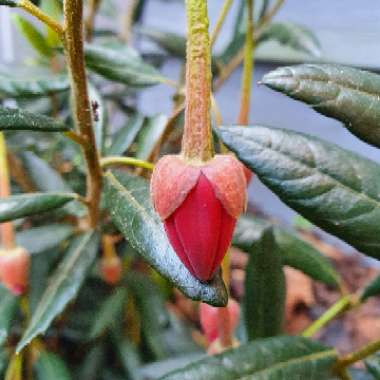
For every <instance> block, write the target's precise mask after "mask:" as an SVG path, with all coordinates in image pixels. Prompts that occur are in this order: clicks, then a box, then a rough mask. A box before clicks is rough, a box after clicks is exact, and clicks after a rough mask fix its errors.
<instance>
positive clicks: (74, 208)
mask: <svg viewBox="0 0 380 380" xmlns="http://www.w3.org/2000/svg"><path fill="white" fill-rule="evenodd" d="M21 159H22V162H23V165H24V167H25V169H26V171H27V173H28V174H29V177H30V179H31V180H32V182H33V184H34V185H35V187H36V188H37V190H39V191H43V192H49V191H59V192H66V193H69V192H73V190H72V188H71V187H70V186H69V185H68V184H67V183H66V181H65V180H64V179H63V178H62V176H61V175H60V174H59V173H58V172H57V171H56V170H55V169H53V168H52V167H51V166H50V165H49V164H48V163H47V162H46V161H44V160H43V159H41V158H39V157H38V156H36V155H35V154H34V153H32V152H23V153H22V155H21ZM41 173H44V174H43V175H41ZM64 210H65V211H67V212H68V213H70V214H73V215H76V216H79V217H80V216H83V215H84V213H85V212H86V210H85V207H84V206H83V205H82V204H78V203H75V204H74V203H72V204H68V205H67V206H65V208H64Z"/></svg>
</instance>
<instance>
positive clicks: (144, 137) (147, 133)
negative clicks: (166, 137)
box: [136, 115, 168, 160]
mask: <svg viewBox="0 0 380 380" xmlns="http://www.w3.org/2000/svg"><path fill="white" fill-rule="evenodd" d="M167 122H168V118H167V117H166V116H165V115H156V116H152V117H149V118H146V120H145V122H144V126H143V128H142V129H141V131H140V133H139V136H138V138H137V141H138V149H137V152H136V157H137V158H140V159H141V160H147V159H149V157H150V155H151V154H152V152H153V150H154V148H155V147H156V146H157V143H158V142H159V141H160V139H161V138H162V136H163V133H164V131H165V128H166V124H167Z"/></svg>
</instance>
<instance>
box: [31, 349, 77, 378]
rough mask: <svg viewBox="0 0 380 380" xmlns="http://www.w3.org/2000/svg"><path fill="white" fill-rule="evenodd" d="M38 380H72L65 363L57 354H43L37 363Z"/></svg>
mask: <svg viewBox="0 0 380 380" xmlns="http://www.w3.org/2000/svg"><path fill="white" fill-rule="evenodd" d="M35 369H36V375H37V380H70V379H71V378H72V377H71V375H70V372H69V370H68V368H67V367H66V364H65V362H64V361H63V360H62V359H61V358H60V357H59V356H57V355H56V354H53V353H51V352H43V353H42V354H41V355H40V356H39V358H38V360H37V361H36V363H35Z"/></svg>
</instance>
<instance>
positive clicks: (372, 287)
mask: <svg viewBox="0 0 380 380" xmlns="http://www.w3.org/2000/svg"><path fill="white" fill-rule="evenodd" d="M379 294H380V275H379V276H377V277H375V278H374V279H373V280H372V281H370V282H369V284H367V286H366V287H365V288H364V290H363V292H362V293H361V295H360V300H361V302H364V301H366V300H367V299H368V298H369V297H374V296H378V295H379Z"/></svg>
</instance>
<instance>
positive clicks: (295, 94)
mask: <svg viewBox="0 0 380 380" xmlns="http://www.w3.org/2000/svg"><path fill="white" fill-rule="evenodd" d="M262 82H263V83H264V84H265V85H267V86H268V87H270V88H272V89H273V90H276V91H280V92H283V93H284V94H286V95H288V96H290V97H292V98H294V99H297V100H301V101H303V102H305V103H307V104H309V105H310V106H311V107H313V108H314V109H315V110H316V111H317V112H320V113H321V114H323V115H326V116H329V117H333V118H335V119H338V120H339V121H341V122H342V123H343V124H344V125H345V126H346V128H347V129H348V130H349V131H350V132H351V133H353V134H354V135H355V136H357V137H359V138H360V139H362V140H363V141H366V142H368V143H369V144H372V145H374V146H377V147H380V76H379V75H376V74H373V73H369V72H366V71H362V70H358V69H353V68H350V67H345V66H338V65H330V64H323V65H299V66H290V67H282V68H279V69H277V70H274V71H272V72H270V73H269V74H266V75H265V76H264V77H263V79H262Z"/></svg>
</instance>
